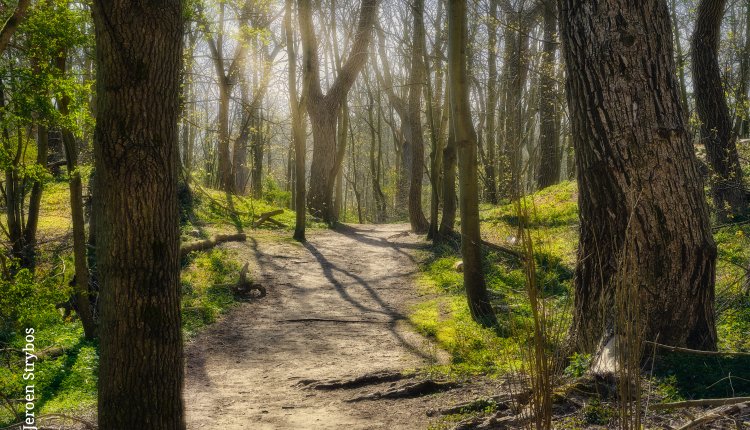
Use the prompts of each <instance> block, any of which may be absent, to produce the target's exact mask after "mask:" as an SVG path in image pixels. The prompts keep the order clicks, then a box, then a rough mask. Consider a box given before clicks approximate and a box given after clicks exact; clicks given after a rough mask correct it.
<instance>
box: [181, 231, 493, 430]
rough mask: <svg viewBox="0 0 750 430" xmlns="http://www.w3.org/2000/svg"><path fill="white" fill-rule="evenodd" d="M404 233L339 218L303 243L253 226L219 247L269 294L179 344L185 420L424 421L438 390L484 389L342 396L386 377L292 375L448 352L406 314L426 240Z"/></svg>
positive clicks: (418, 360) (446, 398)
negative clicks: (318, 384)
mask: <svg viewBox="0 0 750 430" xmlns="http://www.w3.org/2000/svg"><path fill="white" fill-rule="evenodd" d="M408 231H409V226H408V225H404V224H386V225H358V226H351V225H347V226H342V227H340V228H339V229H337V230H335V231H315V232H311V234H309V240H308V242H307V243H306V244H303V245H300V244H297V243H295V242H291V241H289V240H282V239H280V238H279V237H278V236H276V237H275V238H273V237H272V238H271V239H270V240H269V239H268V238H264V237H263V236H260V237H255V238H253V237H252V236H254V234H253V235H250V236H251V237H250V238H248V242H247V243H232V244H227V245H224V246H227V247H228V248H230V249H232V250H234V251H235V252H236V253H237V254H238V255H239V257H240V258H241V259H242V260H245V261H249V262H250V264H251V265H253V264H255V267H254V270H253V272H252V273H253V276H254V278H255V281H257V282H260V283H262V284H263V285H264V286H265V287H266V288H267V289H268V295H267V296H266V297H264V298H261V299H257V300H255V301H253V302H250V303H243V304H241V305H240V306H238V307H237V308H235V309H233V310H232V311H230V312H229V313H228V314H227V315H226V317H225V318H223V319H222V320H220V321H219V322H217V323H216V324H214V325H212V326H210V327H209V328H208V329H207V330H206V331H204V332H203V333H201V334H200V335H198V336H197V337H196V338H195V339H193V340H192V341H191V342H190V343H188V345H187V347H186V351H185V352H186V388H185V402H186V408H187V419H188V428H189V429H202V428H206V429H208V428H211V429H213V428H221V429H252V430H266V429H269V430H270V429H274V430H276V429H423V428H426V427H427V426H428V423H429V418H428V417H427V416H426V412H427V410H428V409H430V408H434V407H436V399H438V398H440V399H441V400H443V402H445V403H446V404H452V403H454V402H455V401H458V400H462V399H461V397H466V396H470V397H473V396H475V395H478V394H484V391H485V390H484V389H482V388H480V389H479V392H478V391H477V390H476V389H471V390H466V389H463V390H458V391H453V392H449V393H445V394H443V395H432V396H427V397H419V398H414V399H402V400H377V401H362V402H356V403H347V402H346V400H347V399H351V398H353V397H356V396H358V395H361V394H363V393H366V392H370V391H373V390H374V389H383V388H384V387H387V384H382V385H380V386H370V387H364V388H361V389H353V390H334V391H321V390H312V389H309V388H305V387H303V386H301V384H299V382H300V381H303V380H311V379H312V380H329V379H338V378H344V377H352V376H358V375H362V374H366V373H371V372H374V371H381V370H388V371H399V370H409V369H417V368H419V367H423V366H425V365H428V364H431V363H435V362H445V361H446V360H447V358H446V356H447V354H446V353H445V352H444V351H442V350H439V349H438V348H437V347H435V346H434V345H433V344H432V343H431V342H430V341H428V340H427V339H426V338H424V337H422V336H420V335H418V334H417V333H415V332H414V331H413V330H412V329H411V328H410V326H409V323H408V321H407V320H406V315H407V313H408V310H409V306H410V305H411V304H414V303H416V302H417V300H418V298H419V295H418V291H417V289H416V288H415V287H414V278H415V275H416V273H417V270H418V268H417V260H416V258H417V257H416V256H415V251H417V250H419V249H420V248H423V247H425V246H426V242H425V241H424V239H422V238H421V237H419V236H416V235H413V234H409V233H408ZM480 392H481V393H480ZM456 396H459V397H456ZM443 402H440V403H443Z"/></svg>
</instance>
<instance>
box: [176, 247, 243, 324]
mask: <svg viewBox="0 0 750 430" xmlns="http://www.w3.org/2000/svg"><path fill="white" fill-rule="evenodd" d="M194 254H195V255H192V256H191V257H189V260H190V261H189V262H188V264H187V266H186V267H185V268H184V269H183V271H182V276H181V287H182V328H183V333H184V334H185V337H186V338H191V337H193V336H194V335H195V334H196V333H198V332H199V331H200V329H202V328H203V327H205V326H207V325H208V324H211V323H213V322H215V321H216V319H217V318H218V317H219V316H220V315H221V314H223V313H225V312H226V311H227V310H228V309H229V308H231V307H232V306H233V305H234V304H236V301H235V299H234V296H233V294H232V291H231V290H230V285H232V284H234V283H235V282H237V279H238V277H239V271H240V264H239V263H238V262H237V261H236V259H235V258H233V256H232V255H231V253H230V252H229V251H227V250H225V249H222V248H214V249H212V250H210V251H208V252H202V253H194Z"/></svg>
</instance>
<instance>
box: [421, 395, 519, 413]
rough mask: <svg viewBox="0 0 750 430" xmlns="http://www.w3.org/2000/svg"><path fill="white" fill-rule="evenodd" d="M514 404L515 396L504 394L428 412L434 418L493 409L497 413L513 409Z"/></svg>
mask: <svg viewBox="0 0 750 430" xmlns="http://www.w3.org/2000/svg"><path fill="white" fill-rule="evenodd" d="M512 402H513V396H511V395H509V394H503V395H499V396H492V397H486V398H483V399H475V400H471V401H468V402H463V403H458V404H456V405H453V406H449V407H447V408H441V409H431V410H429V411H427V416H428V417H434V416H436V415H454V414H465V413H469V412H479V411H484V410H487V409H488V408H491V409H492V410H495V411H506V410H508V409H510V408H511V404H512Z"/></svg>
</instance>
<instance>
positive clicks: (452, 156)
mask: <svg viewBox="0 0 750 430" xmlns="http://www.w3.org/2000/svg"><path fill="white" fill-rule="evenodd" d="M447 117H448V122H449V124H450V125H449V126H448V142H447V144H446V145H445V149H443V214H442V217H441V218H440V228H439V229H438V237H439V238H441V239H443V238H449V237H451V236H452V235H453V231H454V227H455V223H456V209H457V208H456V206H457V203H458V202H457V199H456V137H455V129H454V126H453V113H452V112H451V111H450V110H449V111H448V112H447Z"/></svg>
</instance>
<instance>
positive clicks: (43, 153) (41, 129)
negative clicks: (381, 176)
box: [20, 125, 49, 272]
mask: <svg viewBox="0 0 750 430" xmlns="http://www.w3.org/2000/svg"><path fill="white" fill-rule="evenodd" d="M36 142H37V147H36V151H37V153H36V164H37V165H39V166H43V168H44V169H45V170H46V168H47V153H48V152H49V129H47V127H45V126H42V125H40V126H38V127H37V140H36ZM43 191H44V184H43V183H42V181H41V180H34V183H33V185H32V186H31V193H30V194H29V207H28V211H27V215H26V225H24V226H23V249H22V250H21V256H20V257H21V259H20V262H21V267H25V268H27V269H29V270H30V271H32V272H33V271H34V269H35V268H36V246H37V243H36V233H37V229H38V227H39V210H40V209H41V205H42V193H43Z"/></svg>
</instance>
